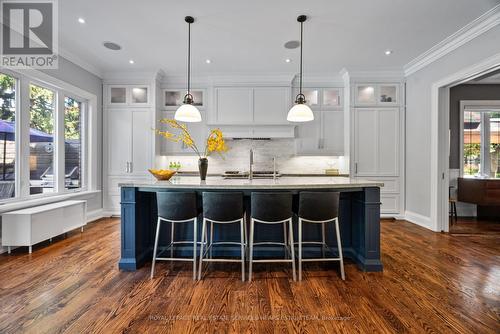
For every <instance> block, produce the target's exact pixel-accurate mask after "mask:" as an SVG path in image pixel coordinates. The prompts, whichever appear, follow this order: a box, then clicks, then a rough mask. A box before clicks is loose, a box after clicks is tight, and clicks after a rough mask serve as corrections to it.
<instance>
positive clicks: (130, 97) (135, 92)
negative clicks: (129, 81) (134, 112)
mask: <svg viewBox="0 0 500 334" xmlns="http://www.w3.org/2000/svg"><path fill="white" fill-rule="evenodd" d="M149 91H150V90H149V86H147V85H109V86H108V89H107V98H106V101H107V104H108V105H109V106H117V107H123V106H149V104H150V102H149V100H150V97H149Z"/></svg>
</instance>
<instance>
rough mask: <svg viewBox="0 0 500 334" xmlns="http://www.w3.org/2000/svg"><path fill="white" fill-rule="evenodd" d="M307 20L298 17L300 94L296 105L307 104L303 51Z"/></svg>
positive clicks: (305, 17) (303, 16)
mask: <svg viewBox="0 0 500 334" xmlns="http://www.w3.org/2000/svg"><path fill="white" fill-rule="evenodd" d="M306 19H307V16H305V15H300V16H299V17H297V21H298V22H300V64H299V72H300V73H299V94H297V96H296V97H295V103H296V104H305V103H306V97H305V96H304V94H302V62H303V61H302V50H303V44H304V22H305V20H306Z"/></svg>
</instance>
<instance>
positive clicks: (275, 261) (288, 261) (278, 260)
mask: <svg viewBox="0 0 500 334" xmlns="http://www.w3.org/2000/svg"><path fill="white" fill-rule="evenodd" d="M252 262H254V263H255V262H260V263H281V262H283V263H290V262H294V260H292V259H269V260H255V259H253V260H252Z"/></svg>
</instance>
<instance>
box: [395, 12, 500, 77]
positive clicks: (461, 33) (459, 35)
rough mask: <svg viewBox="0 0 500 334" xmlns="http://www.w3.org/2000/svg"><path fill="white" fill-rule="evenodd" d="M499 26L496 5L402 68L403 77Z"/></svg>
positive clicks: (498, 14)
mask: <svg viewBox="0 0 500 334" xmlns="http://www.w3.org/2000/svg"><path fill="white" fill-rule="evenodd" d="M499 24H500V5H496V6H495V7H493V8H492V9H490V10H489V11H487V12H486V13H484V14H483V15H481V16H479V17H478V18H477V19H475V20H474V21H472V22H470V23H468V24H467V25H466V26H464V27H462V28H461V29H460V30H458V31H456V32H455V33H453V34H452V35H450V36H448V37H447V38H445V39H444V40H442V41H441V42H439V43H438V44H436V45H435V46H433V47H432V48H430V49H429V50H427V51H426V52H424V53H422V54H421V55H419V56H418V57H416V58H415V59H413V60H412V61H410V62H409V63H408V64H406V65H405V66H404V75H405V76H409V75H411V74H413V73H415V72H417V71H419V70H421V69H422V68H424V67H426V66H428V65H429V64H431V63H433V62H435V61H436V60H438V59H440V58H442V57H444V56H445V55H447V54H448V53H450V52H452V51H453V50H455V49H457V48H459V47H460V46H462V45H464V44H466V43H467V42H469V41H471V40H473V39H474V38H476V37H478V36H480V35H482V34H484V33H485V32H487V31H488V30H490V29H492V28H494V27H496V26H497V25H499Z"/></svg>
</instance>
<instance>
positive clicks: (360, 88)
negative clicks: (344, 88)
mask: <svg viewBox="0 0 500 334" xmlns="http://www.w3.org/2000/svg"><path fill="white" fill-rule="evenodd" d="M354 104H355V105H357V106H375V105H376V106H395V105H398V104H399V84H392V83H380V84H371V83H366V84H365V83H362V84H357V85H355V86H354Z"/></svg>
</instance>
